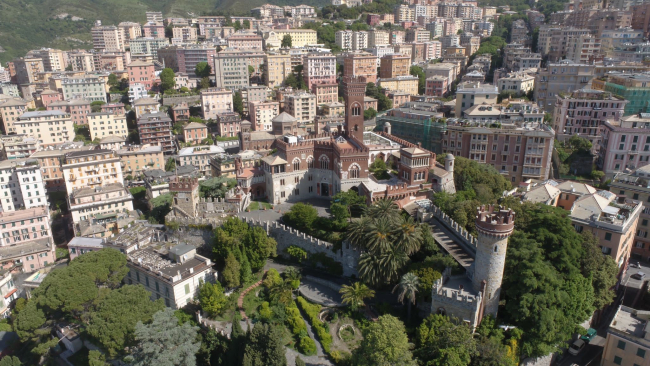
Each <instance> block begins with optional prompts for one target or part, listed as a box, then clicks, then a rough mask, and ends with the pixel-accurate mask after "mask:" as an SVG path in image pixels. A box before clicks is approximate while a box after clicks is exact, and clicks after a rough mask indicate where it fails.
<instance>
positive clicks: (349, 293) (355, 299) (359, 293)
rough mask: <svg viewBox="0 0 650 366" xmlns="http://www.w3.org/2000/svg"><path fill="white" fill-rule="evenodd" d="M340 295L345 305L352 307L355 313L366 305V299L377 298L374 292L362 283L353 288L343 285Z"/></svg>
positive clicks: (357, 283)
mask: <svg viewBox="0 0 650 366" xmlns="http://www.w3.org/2000/svg"><path fill="white" fill-rule="evenodd" d="M339 293H340V294H341V299H342V300H343V303H344V304H346V305H348V306H350V308H351V309H352V310H354V311H357V310H359V309H360V308H362V307H364V306H365V305H366V304H365V303H364V300H365V299H369V298H372V297H374V296H375V291H374V290H372V289H370V288H368V286H366V285H364V284H363V283H360V282H355V283H353V284H352V286H350V285H343V287H341V290H339Z"/></svg>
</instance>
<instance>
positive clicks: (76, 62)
mask: <svg viewBox="0 0 650 366" xmlns="http://www.w3.org/2000/svg"><path fill="white" fill-rule="evenodd" d="M68 64H69V65H72V70H73V71H86V72H91V71H95V62H94V61H93V54H92V53H90V52H86V51H77V52H68Z"/></svg>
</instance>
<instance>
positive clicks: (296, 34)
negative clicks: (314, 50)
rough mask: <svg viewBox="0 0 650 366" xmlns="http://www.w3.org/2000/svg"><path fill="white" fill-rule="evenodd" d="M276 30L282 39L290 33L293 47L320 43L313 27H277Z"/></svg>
mask: <svg viewBox="0 0 650 366" xmlns="http://www.w3.org/2000/svg"><path fill="white" fill-rule="evenodd" d="M274 32H275V34H276V36H277V37H278V39H280V40H281V39H282V38H284V36H285V35H289V37H291V46H292V47H305V46H308V45H313V44H317V43H318V39H317V37H316V31H315V30H313V29H276V30H274Z"/></svg>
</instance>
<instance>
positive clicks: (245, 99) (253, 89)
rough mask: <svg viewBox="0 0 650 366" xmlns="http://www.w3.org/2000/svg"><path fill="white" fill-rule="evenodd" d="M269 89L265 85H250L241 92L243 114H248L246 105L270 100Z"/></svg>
mask: <svg viewBox="0 0 650 366" xmlns="http://www.w3.org/2000/svg"><path fill="white" fill-rule="evenodd" d="M271 93H272V91H271V89H270V88H269V87H267V86H266V85H255V84H254V85H251V86H247V87H245V88H244V89H242V90H241V97H242V103H243V105H244V106H243V114H244V115H247V114H248V104H249V103H250V102H255V101H261V102H263V101H265V100H267V99H270V98H271Z"/></svg>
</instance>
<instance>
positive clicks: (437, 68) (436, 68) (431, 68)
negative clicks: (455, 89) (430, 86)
mask: <svg viewBox="0 0 650 366" xmlns="http://www.w3.org/2000/svg"><path fill="white" fill-rule="evenodd" d="M459 73H460V66H458V65H457V64H452V63H449V62H442V63H437V64H429V65H427V67H426V68H425V69H424V75H425V76H426V77H427V78H430V77H432V76H444V77H446V78H447V79H449V83H450V84H451V83H452V82H453V81H454V80H456V78H457V77H458V74H459Z"/></svg>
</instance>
